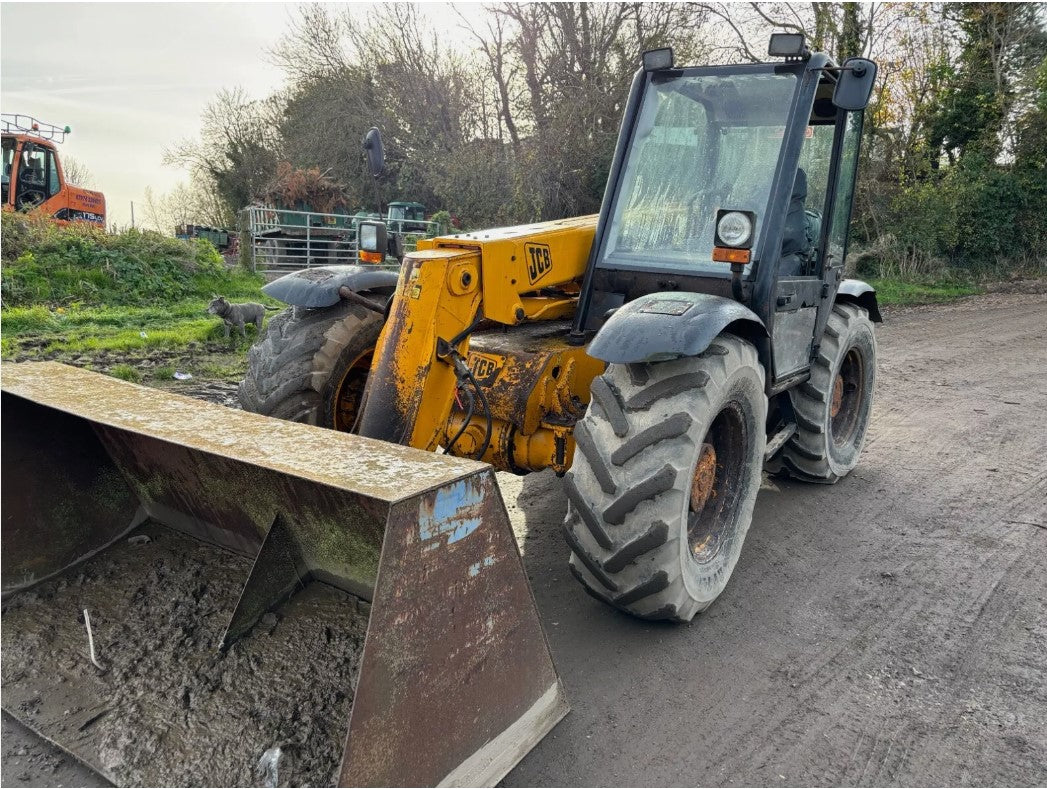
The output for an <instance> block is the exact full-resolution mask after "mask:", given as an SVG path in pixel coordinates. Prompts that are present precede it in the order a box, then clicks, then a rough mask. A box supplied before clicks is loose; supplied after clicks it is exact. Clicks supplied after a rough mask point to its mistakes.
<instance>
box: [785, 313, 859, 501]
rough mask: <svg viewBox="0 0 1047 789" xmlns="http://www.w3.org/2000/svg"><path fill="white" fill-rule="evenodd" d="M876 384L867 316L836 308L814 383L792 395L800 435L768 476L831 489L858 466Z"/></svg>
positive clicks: (813, 368) (813, 367)
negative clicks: (785, 477) (828, 485)
mask: <svg viewBox="0 0 1047 789" xmlns="http://www.w3.org/2000/svg"><path fill="white" fill-rule="evenodd" d="M875 383H876V335H875V333H874V331H873V325H872V322H871V321H870V320H869V314H868V313H867V312H866V311H865V309H863V308H862V307H858V306H856V305H854V304H836V305H835V306H834V307H833V309H832V313H831V314H830V315H829V320H828V322H827V324H826V327H825V333H824V334H823V335H822V340H821V344H820V345H819V347H818V356H817V358H816V359H815V360H814V364H812V365H811V377H810V379H808V380H807V381H805V382H804V383H802V384H800V385H799V386H798V387H796V388H795V389H793V390H791V391H790V392H789V398H790V400H791V401H792V405H793V412H794V414H795V416H796V433H795V434H794V435H793V436H792V438H790V439H789V441H788V442H786V444H785V446H784V447H783V448H782V451H781V452H780V453H779V454H778V456H777V457H776V458H775V459H774V460H773V461H772V462H771V463H769V464H768V470H769V471H772V472H775V473H781V474H786V475H788V476H790V477H793V478H794V479H798V480H802V481H804V482H818V483H822V484H830V485H831V484H833V483H834V482H838V481H839V480H840V479H842V478H843V477H845V476H846V475H847V474H848V473H849V472H850V471H851V469H853V468H854V467H855V466H856V465H858V458H859V456H860V455H861V453H862V446H863V445H864V444H865V433H866V428H868V426H869V415H870V413H871V412H872V399H873V388H874V386H875Z"/></svg>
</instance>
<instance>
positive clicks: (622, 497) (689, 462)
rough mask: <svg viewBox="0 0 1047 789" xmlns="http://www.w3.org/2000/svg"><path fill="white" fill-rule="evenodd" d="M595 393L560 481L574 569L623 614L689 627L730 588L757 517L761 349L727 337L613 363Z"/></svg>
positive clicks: (763, 402) (762, 438) (763, 415)
mask: <svg viewBox="0 0 1047 789" xmlns="http://www.w3.org/2000/svg"><path fill="white" fill-rule="evenodd" d="M592 394H593V399H592V402H591V403H590V405H589V409H588V411H587V412H586V415H585V417H584V418H583V419H582V420H581V421H580V422H579V423H578V424H577V425H576V427H575V443H576V448H575V454H574V461H573V464H572V466H571V470H570V471H569V472H568V473H567V475H566V477H565V480H564V481H565V484H566V491H567V496H568V502H569V503H568V509H567V518H566V520H565V522H564V531H565V536H566V539H567V543H568V545H569V546H570V547H571V550H572V554H571V560H570V566H571V570H572V571H573V573H574V574H575V576H576V577H577V578H578V580H579V581H581V583H582V584H583V585H584V586H585V588H586V590H587V591H589V592H590V594H592V595H593V596H595V597H597V598H598V599H600V600H603V601H604V602H606V603H608V604H610V605H612V606H615V607H616V608H620V609H622V610H624V611H628V612H629V613H631V614H634V615H636V616H639V617H643V618H645V619H671V620H675V621H679V622H687V621H690V619H691V618H692V617H693V616H694V615H695V614H697V613H698V612H699V611H703V610H704V609H705V608H707V607H708V606H709V605H710V604H711V603H712V602H713V600H715V599H716V597H717V596H718V595H719V594H720V593H721V592H722V591H723V589H724V587H725V586H726V585H727V580H728V579H729V578H730V576H731V572H732V571H733V570H734V566H735V564H736V563H737V561H738V557H739V555H740V554H741V549H742V542H743V541H744V540H745V535H746V532H747V531H748V529H749V523H750V521H751V520H752V512H753V505H754V503H755V501H756V493H757V491H758V490H759V487H760V482H761V476H762V467H763V451H764V445H765V443H766V435H765V422H766V419H767V398H766V396H765V394H764V371H763V367H762V366H761V364H760V362H759V359H758V358H757V354H756V349H755V348H754V347H753V346H752V345H750V344H749V343H748V342H746V341H745V340H742V339H740V338H738V337H734V336H732V335H721V336H720V337H718V338H717V339H716V340H715V341H714V342H713V344H712V345H711V346H710V347H709V349H708V350H707V351H706V352H705V353H703V354H702V355H701V356H698V357H689V358H684V359H677V360H674V361H669V362H661V363H657V364H651V365H610V366H609V367H608V369H607V371H606V372H605V373H604V374H603V375H602V376H599V377H598V378H597V379H595V380H594V382H593V386H592ZM705 446H710V447H712V450H711V454H710V450H706V449H705Z"/></svg>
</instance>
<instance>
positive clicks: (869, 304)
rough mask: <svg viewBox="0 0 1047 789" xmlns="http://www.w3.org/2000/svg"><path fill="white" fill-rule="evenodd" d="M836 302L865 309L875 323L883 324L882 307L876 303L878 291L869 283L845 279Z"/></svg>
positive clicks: (837, 294) (837, 293) (837, 292)
mask: <svg viewBox="0 0 1047 789" xmlns="http://www.w3.org/2000/svg"><path fill="white" fill-rule="evenodd" d="M836 300H837V301H842V302H850V303H852V304H857V305H858V306H859V307H865V311H866V312H868V313H869V318H870V319H871V320H873V321H874V322H875V323H883V317H882V316H881V315H880V305H879V304H877V302H876V289H875V288H874V287H873V286H872V285H870V284H869V283H868V282H862V281H861V280H860V279H845V280H844V281H843V282H841V283H840V289H839V290H838V291H836Z"/></svg>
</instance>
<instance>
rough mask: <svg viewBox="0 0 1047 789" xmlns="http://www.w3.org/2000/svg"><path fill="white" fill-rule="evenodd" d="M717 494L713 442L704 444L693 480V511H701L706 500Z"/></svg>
mask: <svg viewBox="0 0 1047 789" xmlns="http://www.w3.org/2000/svg"><path fill="white" fill-rule="evenodd" d="M715 495H716V450H715V449H713V445H712V444H708V443H707V444H702V454H701V455H699V456H698V465H697V466H696V467H695V469H694V479H693V480H691V512H701V511H702V509H704V507H705V504H706V502H708V501H709V499H710V498H712V497H713V496H715Z"/></svg>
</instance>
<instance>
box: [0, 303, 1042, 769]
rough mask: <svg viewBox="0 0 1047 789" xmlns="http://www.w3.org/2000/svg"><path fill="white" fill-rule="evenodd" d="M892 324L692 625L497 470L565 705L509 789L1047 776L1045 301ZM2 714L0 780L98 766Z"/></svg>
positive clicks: (553, 493) (900, 315)
mask: <svg viewBox="0 0 1047 789" xmlns="http://www.w3.org/2000/svg"><path fill="white" fill-rule="evenodd" d="M888 320H889V322H888V323H887V324H886V325H885V326H883V327H882V329H881V331H880V332H879V340H880V377H879V382H878V393H877V404H876V407H875V411H874V416H873V424H872V426H871V428H870V430H869V436H870V438H869V442H868V444H867V446H866V450H865V453H864V455H863V457H862V461H861V463H860V465H859V467H858V469H857V470H856V471H855V472H854V473H853V474H851V475H850V477H848V478H847V479H846V480H844V481H843V482H841V483H840V484H839V485H837V486H835V487H818V486H806V485H800V484H795V483H790V482H771V483H768V484H767V485H765V488H764V490H763V491H761V494H760V499H759V501H758V502H757V507H756V514H755V519H754V522H753V526H752V529H751V530H750V532H749V537H748V540H747V542H746V546H745V549H744V550H743V553H742V558H741V561H740V563H739V565H738V568H737V570H736V571H735V574H734V577H733V579H732V580H731V582H730V584H729V586H728V588H727V591H726V592H725V593H724V595H723V596H722V597H721V598H720V600H719V601H718V602H717V603H716V604H715V605H714V606H713V607H712V608H711V609H710V610H709V611H708V612H707V613H705V614H703V615H701V616H699V617H698V618H697V619H696V620H695V621H694V622H693V623H692V624H691V625H689V626H685V627H680V626H662V625H656V624H651V623H646V622H641V621H638V620H635V619H631V618H629V617H627V616H624V615H621V614H618V613H616V612H614V611H612V610H610V609H608V608H606V607H605V606H603V605H602V604H599V603H597V602H596V601H594V600H592V599H590V598H588V597H587V596H585V595H584V594H583V593H582V592H581V590H580V587H579V586H578V585H577V583H576V582H575V581H574V580H573V578H572V577H571V576H570V574H569V572H568V571H567V568H566V562H565V558H566V557H565V549H564V546H563V542H562V540H561V538H560V534H559V523H560V521H561V519H562V515H563V510H564V506H565V505H564V498H563V495H562V493H561V492H560V487H559V483H558V481H557V480H556V478H555V477H553V476H552V475H550V474H540V475H532V476H531V477H527V478H524V479H522V480H521V479H518V478H514V477H510V476H508V475H502V476H501V481H502V485H503V492H504V495H505V499H506V501H507V503H508V504H509V506H510V514H511V515H512V517H513V519H514V522H515V523H516V525H517V528H518V530H519V532H520V534H521V536H522V537H523V540H524V550H525V560H526V563H527V568H528V572H529V574H530V576H531V579H532V583H533V585H534V589H535V595H536V597H537V599H538V605H539V607H540V609H541V612H542V619H543V622H544V625H545V628H546V632H547V634H548V636H549V639H550V641H551V643H552V648H553V653H554V657H555V659H556V662H557V666H558V668H559V670H560V672H561V674H562V676H563V680H564V683H565V685H566V687H567V691H568V693H569V696H570V700H571V702H572V706H573V711H572V713H571V715H569V716H568V718H567V719H566V720H565V721H564V722H563V723H561V724H560V725H559V726H558V727H557V729H556V730H555V731H554V732H553V734H552V735H550V736H549V737H547V738H546V739H545V740H544V741H543V742H542V743H541V744H540V745H539V746H538V748H536V749H535V750H534V751H533V752H532V753H531V754H530V755H529V756H527V757H526V758H525V759H524V761H523V762H522V763H521V764H520V765H519V767H517V768H516V770H514V771H513V772H512V773H511V774H510V775H509V776H508V778H507V779H506V781H505V784H506V785H510V786H518V785H519V786H523V785H671V786H675V785H721V784H723V785H739V784H740V785H757V786H759V785H805V784H813V785H824V784H844V785H899V784H900V785H953V784H955V785H984V784H988V785H1006V786H1023V785H1044V784H1047V457H1045V451H1047V427H1045V418H1044V414H1045V413H1047V296H1045V295H1043V294H1034V295H1020V294H1019V295H1015V294H1007V295H1003V294H999V295H994V296H987V297H979V298H975V299H971V300H967V301H964V302H960V303H956V304H953V305H950V306H944V307H933V308H919V309H910V310H904V311H895V312H894V313H893V314H891V315H890V316H889V318H888ZM4 724H5V725H4V732H3V735H4V744H3V756H4V760H3V776H2V781H3V784H4V785H17V784H18V783H19V782H20V781H27V780H28V781H30V782H32V783H34V784H36V785H55V783H56V781H65V782H70V781H73V780H76V781H78V782H79V781H86V780H90V779H89V778H88V777H86V776H77V775H75V774H74V775H73V776H72V777H71V776H70V774H69V772H67V771H66V769H67V766H65V767H63V770H62V772H61V775H62V777H61V778H58V777H57V776H58V774H54V773H50V772H48V771H47V769H46V767H45V769H40V768H39V767H38V766H37V765H42V764H46V763H47V759H46V758H45V757H43V756H39V757H35V758H29V759H27V758H26V756H22V757H21V758H20V757H19V756H17V755H16V754H17V749H18V748H25V747H29V748H30V749H31V753H30V754H29V756H32V753H33V752H35V749H36V748H38V747H39V746H38V745H36V744H34V743H33V741H32V740H31V739H30V738H29V737H27V736H25V735H24V734H20V733H19V732H18V730H17V729H16V728H14V726H16V725H9V721H8V720H7V719H6V718H5V721H4ZM12 756H14V759H18V761H19V763H18V764H12V762H13V761H14V759H12V758H11V757H12ZM23 776H24V777H23Z"/></svg>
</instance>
